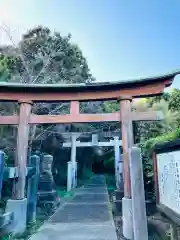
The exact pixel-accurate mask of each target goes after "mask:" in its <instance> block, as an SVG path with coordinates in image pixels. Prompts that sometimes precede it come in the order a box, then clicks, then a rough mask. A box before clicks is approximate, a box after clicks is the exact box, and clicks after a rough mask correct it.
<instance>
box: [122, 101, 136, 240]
mask: <svg viewBox="0 0 180 240" xmlns="http://www.w3.org/2000/svg"><path fill="white" fill-rule="evenodd" d="M119 100H120V115H121V129H122V148H123V163H124V197H123V198H122V216H123V235H124V236H126V237H127V238H128V239H133V224H132V199H131V182H130V168H129V162H130V148H131V147H132V146H133V126H132V119H131V101H132V98H131V97H124V98H121V99H119Z"/></svg>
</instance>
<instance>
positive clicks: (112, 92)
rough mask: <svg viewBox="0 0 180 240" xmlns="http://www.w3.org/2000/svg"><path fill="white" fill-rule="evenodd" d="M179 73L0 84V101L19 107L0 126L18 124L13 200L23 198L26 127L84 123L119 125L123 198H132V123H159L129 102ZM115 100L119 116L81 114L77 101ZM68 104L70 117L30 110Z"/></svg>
mask: <svg viewBox="0 0 180 240" xmlns="http://www.w3.org/2000/svg"><path fill="white" fill-rule="evenodd" d="M179 73H180V72H179V71H177V72H173V73H171V74H167V75H163V76H159V77H153V78H144V79H137V80H132V81H126V82H125V81H123V82H112V83H110V82H106V83H90V84H72V85H69V84H66V85H59V84H12V83H0V100H1V101H14V102H18V103H19V105H20V112H19V116H0V124H4V125H7V124H13V125H14V124H16V125H18V136H17V158H16V162H15V165H16V166H17V167H18V170H19V174H18V176H19V178H18V180H17V182H16V187H15V196H14V198H15V199H23V198H24V189H25V181H26V162H27V150H28V135H29V124H42V123H43V124H45V123H56V124H57V123H80V122H81V123H82V122H83V123H85V122H104V121H121V122H122V142H123V155H124V196H125V197H127V198H131V189H130V174H129V151H128V150H129V148H130V147H131V146H132V145H133V130H132V121H139V120H158V119H159V114H158V112H140V113H135V112H131V100H132V99H133V98H143V97H150V96H157V95H160V94H162V93H163V91H164V89H165V87H168V86H170V85H171V83H172V82H173V79H174V77H175V76H176V75H177V74H179ZM95 100H118V101H120V113H119V112H115V113H108V114H81V113H80V112H79V102H80V101H95ZM58 101H61V102H70V114H67V115H34V114H31V107H32V104H33V103H34V102H58Z"/></svg>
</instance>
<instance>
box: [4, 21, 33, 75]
mask: <svg viewBox="0 0 180 240" xmlns="http://www.w3.org/2000/svg"><path fill="white" fill-rule="evenodd" d="M4 25H5V24H4ZM0 28H1V29H2V30H3V31H4V32H5V33H6V35H7V36H8V38H9V40H10V41H11V43H12V45H13V46H14V48H17V46H16V44H15V42H14V40H13V37H12V35H11V32H10V29H9V28H8V27H7V26H6V25H5V27H3V26H0ZM18 55H19V57H20V58H21V60H22V63H23V66H24V68H25V70H26V72H27V74H28V76H29V78H30V79H31V78H32V76H31V74H30V71H29V69H28V65H27V64H26V61H25V59H24V56H23V54H22V52H21V51H19V50H18ZM20 76H21V74H20Z"/></svg>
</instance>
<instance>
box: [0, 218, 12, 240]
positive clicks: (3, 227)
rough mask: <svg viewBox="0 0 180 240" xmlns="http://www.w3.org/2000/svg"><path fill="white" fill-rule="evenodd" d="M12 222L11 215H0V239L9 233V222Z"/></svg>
mask: <svg viewBox="0 0 180 240" xmlns="http://www.w3.org/2000/svg"><path fill="white" fill-rule="evenodd" d="M12 221H13V213H5V214H3V215H0V237H1V236H4V235H5V234H7V233H9V232H11V222H12Z"/></svg>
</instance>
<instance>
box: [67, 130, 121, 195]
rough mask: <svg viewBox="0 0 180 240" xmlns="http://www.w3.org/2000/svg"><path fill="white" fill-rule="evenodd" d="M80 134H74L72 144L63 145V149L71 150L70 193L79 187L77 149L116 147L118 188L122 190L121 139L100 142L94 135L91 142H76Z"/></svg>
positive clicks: (69, 168)
mask: <svg viewBox="0 0 180 240" xmlns="http://www.w3.org/2000/svg"><path fill="white" fill-rule="evenodd" d="M78 136H79V134H78V133H73V134H72V136H71V142H66V143H63V147H68V148H71V161H70V162H68V174H67V190H68V191H70V190H71V189H72V188H74V187H76V185H77V162H76V147H93V146H98V147H114V154H115V164H114V165H115V176H116V187H117V188H122V186H123V178H122V175H123V166H122V165H123V162H122V160H121V155H120V146H122V141H121V140H119V137H114V139H113V140H110V141H109V142H99V141H98V135H97V134H92V141H91V142H80V141H76V139H77V137H78Z"/></svg>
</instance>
